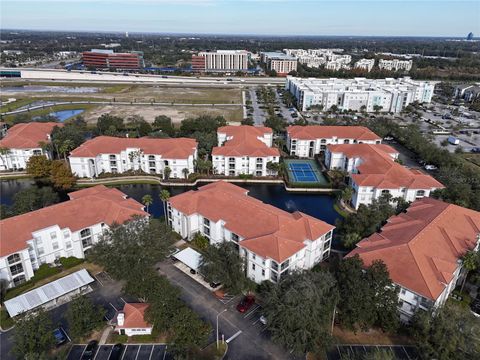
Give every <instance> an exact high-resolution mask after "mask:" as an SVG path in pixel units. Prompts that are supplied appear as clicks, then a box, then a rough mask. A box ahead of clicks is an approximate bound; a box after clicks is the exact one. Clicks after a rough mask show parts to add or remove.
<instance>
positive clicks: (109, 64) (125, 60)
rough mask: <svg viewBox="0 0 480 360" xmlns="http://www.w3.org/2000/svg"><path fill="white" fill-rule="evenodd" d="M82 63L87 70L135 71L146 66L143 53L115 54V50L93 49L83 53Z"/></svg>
mask: <svg viewBox="0 0 480 360" xmlns="http://www.w3.org/2000/svg"><path fill="white" fill-rule="evenodd" d="M82 62H83V65H85V66H86V67H87V68H96V69H119V70H135V69H141V68H143V67H144V66H145V63H144V61H143V52H141V51H132V52H129V53H115V52H113V50H104V49H92V50H91V51H84V52H83V53H82Z"/></svg>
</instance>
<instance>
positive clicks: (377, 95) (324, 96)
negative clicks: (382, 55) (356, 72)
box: [285, 76, 435, 113]
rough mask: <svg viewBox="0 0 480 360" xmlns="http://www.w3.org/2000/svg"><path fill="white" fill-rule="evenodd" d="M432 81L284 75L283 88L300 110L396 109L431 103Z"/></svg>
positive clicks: (406, 78)
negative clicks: (417, 103)
mask: <svg viewBox="0 0 480 360" xmlns="http://www.w3.org/2000/svg"><path fill="white" fill-rule="evenodd" d="M434 88H435V82H433V81H420V80H412V79H410V78H409V77H404V78H399V79H393V78H385V79H366V78H354V79H337V78H330V79H319V78H298V77H292V76H287V81H286V82H285V90H287V91H289V92H290V93H291V94H292V95H293V96H294V97H295V98H296V100H297V107H298V109H299V110H301V111H305V110H307V109H309V108H310V107H311V106H315V105H318V106H322V107H323V109H325V110H328V109H331V108H332V106H335V107H337V108H338V109H340V110H353V111H367V112H372V111H378V110H380V111H383V112H385V111H386V112H393V113H398V112H400V111H402V110H403V109H404V108H405V107H407V106H408V105H409V104H410V103H412V102H415V101H417V102H419V103H430V102H431V100H432V96H433V90H434Z"/></svg>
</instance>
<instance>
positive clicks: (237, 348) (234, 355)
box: [157, 261, 295, 360]
mask: <svg viewBox="0 0 480 360" xmlns="http://www.w3.org/2000/svg"><path fill="white" fill-rule="evenodd" d="M157 268H158V269H159V273H160V274H162V275H165V276H166V277H167V278H168V280H169V281H170V282H171V283H172V284H174V285H176V286H178V287H179V288H180V290H181V292H182V296H181V297H182V300H183V301H185V302H186V303H187V304H188V306H190V307H191V308H192V309H193V310H194V311H195V312H196V313H197V314H200V316H201V317H202V318H203V320H205V321H208V322H209V323H210V324H212V326H213V330H214V332H215V324H216V319H217V315H218V314H219V313H221V312H222V311H224V310H225V309H227V311H226V312H224V313H222V314H221V315H220V316H219V333H220V334H223V335H224V338H225V339H226V340H227V341H228V339H230V338H232V336H234V335H236V334H237V333H239V331H240V333H239V334H238V335H237V336H236V337H235V338H234V339H232V340H231V341H230V342H229V344H228V346H229V350H228V353H227V357H226V358H227V359H230V360H237V359H238V360H240V359H241V360H244V359H249V360H266V359H276V360H282V359H295V357H294V356H292V355H291V354H290V353H289V352H288V351H286V350H285V349H282V348H281V347H279V346H277V345H275V344H274V343H273V342H272V341H271V340H270V337H269V334H268V332H267V331H266V329H265V326H263V325H262V324H261V323H260V322H259V321H258V319H259V317H260V315H261V308H259V307H256V306H254V307H252V308H251V309H250V310H249V311H248V312H247V313H245V314H241V313H239V312H238V311H237V310H236V305H237V304H238V302H239V301H240V299H241V297H240V296H237V297H233V298H232V297H230V298H227V299H225V300H224V301H223V302H222V301H220V300H219V299H217V298H216V297H215V296H214V295H213V293H212V292H211V291H209V290H208V289H206V288H205V287H203V286H202V285H200V284H199V283H197V282H196V281H195V280H193V279H192V278H191V277H189V276H188V275H186V274H184V273H183V272H181V271H180V270H179V269H177V268H176V267H175V266H173V263H172V262H170V261H165V262H162V263H159V264H157ZM220 337H221V335H220Z"/></svg>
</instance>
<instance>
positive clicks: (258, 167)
mask: <svg viewBox="0 0 480 360" xmlns="http://www.w3.org/2000/svg"><path fill="white" fill-rule="evenodd" d="M217 138H218V147H214V148H213V150H212V162H213V169H214V171H215V173H216V174H222V175H226V176H238V175H241V174H249V175H254V176H267V175H276V172H272V171H270V170H269V169H268V168H267V164H268V163H278V162H279V161H280V151H279V150H278V149H277V148H273V147H272V145H273V131H272V129H270V128H267V127H263V126H259V127H255V126H249V125H241V126H223V127H221V128H219V129H218V130H217Z"/></svg>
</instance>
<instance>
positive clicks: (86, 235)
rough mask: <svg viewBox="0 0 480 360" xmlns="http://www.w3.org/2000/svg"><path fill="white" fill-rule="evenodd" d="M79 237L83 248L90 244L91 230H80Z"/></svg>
mask: <svg viewBox="0 0 480 360" xmlns="http://www.w3.org/2000/svg"><path fill="white" fill-rule="evenodd" d="M80 239H81V240H82V245H83V248H84V249H85V248H87V247H90V246H92V232H91V231H90V229H83V230H82V231H80Z"/></svg>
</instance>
